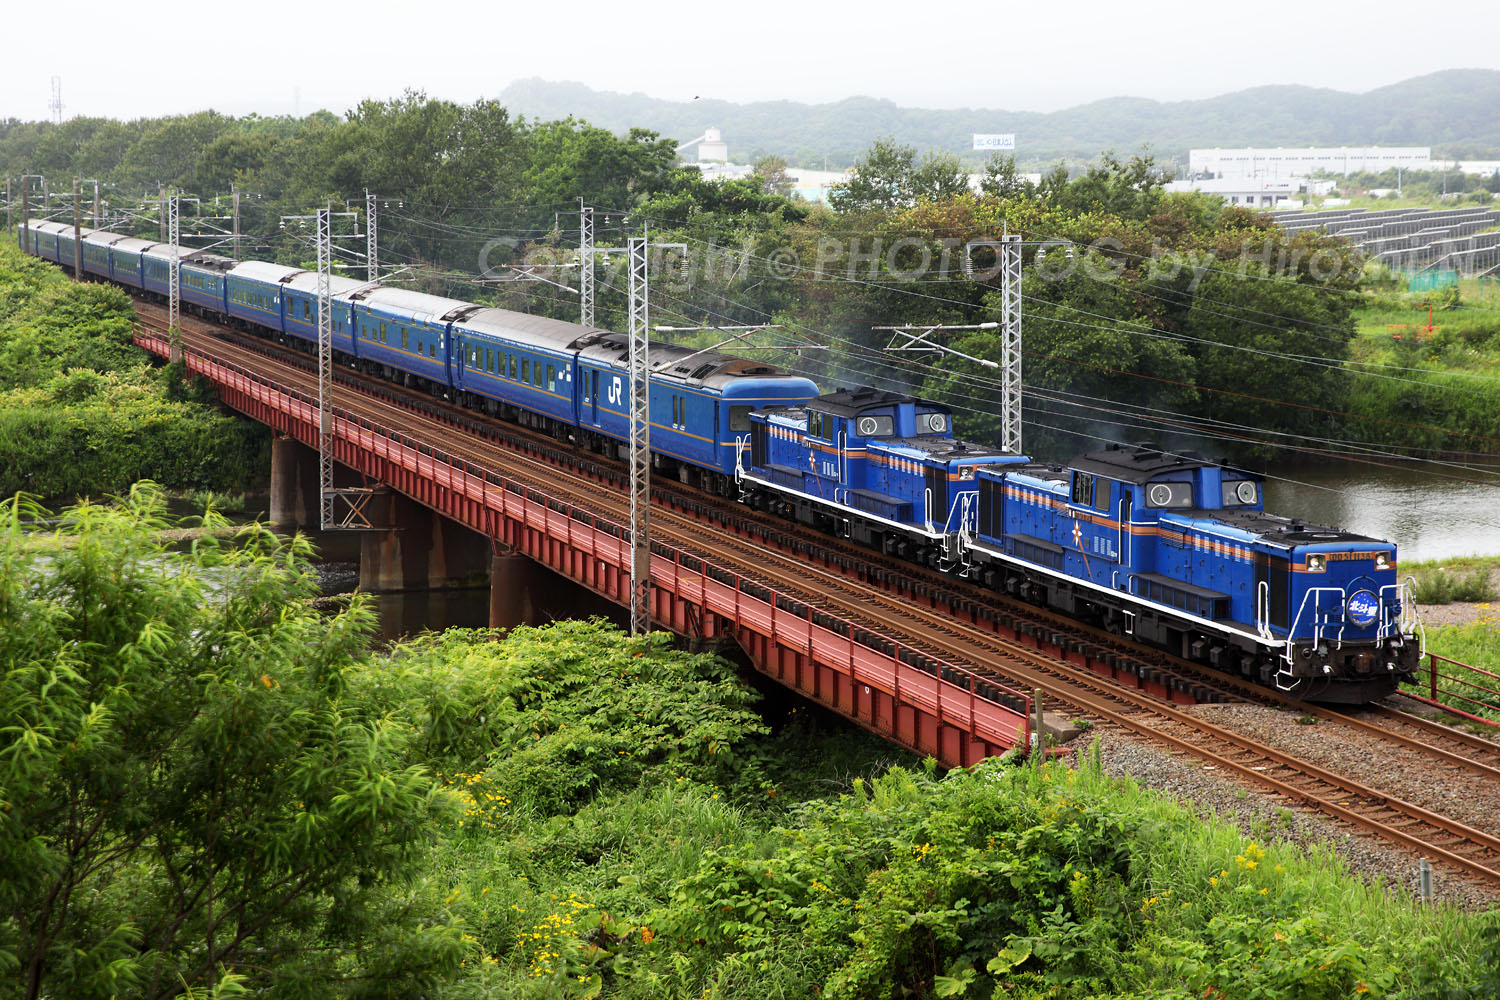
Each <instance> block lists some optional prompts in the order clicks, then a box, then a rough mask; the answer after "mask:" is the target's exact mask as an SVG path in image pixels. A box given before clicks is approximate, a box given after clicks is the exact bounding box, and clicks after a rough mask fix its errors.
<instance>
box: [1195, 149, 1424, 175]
mask: <svg viewBox="0 0 1500 1000" xmlns="http://www.w3.org/2000/svg"><path fill="white" fill-rule="evenodd" d="M1396 167H1400V168H1401V169H1402V170H1432V169H1434V168H1435V167H1436V164H1434V163H1433V162H1432V147H1431V146H1309V147H1307V148H1305V149H1301V148H1299V149H1293V148H1285V147H1277V148H1271V147H1264V148H1250V149H1194V150H1191V151H1189V152H1188V174H1189V175H1190V176H1192V177H1222V178H1238V179H1246V178H1255V179H1261V178H1270V179H1272V180H1286V179H1289V178H1294V177H1307V176H1310V175H1312V174H1315V173H1318V172H1319V171H1322V172H1324V173H1329V174H1339V175H1341V176H1346V175H1348V174H1352V173H1360V172H1369V173H1377V174H1378V173H1380V172H1381V171H1382V170H1391V169H1393V168H1396Z"/></svg>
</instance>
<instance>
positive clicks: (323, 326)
mask: <svg viewBox="0 0 1500 1000" xmlns="http://www.w3.org/2000/svg"><path fill="white" fill-rule="evenodd" d="M332 214H333V213H332V212H330V211H329V210H328V209H326V208H324V209H319V210H318V526H319V527H320V528H322V529H323V530H325V531H326V530H328V527H329V525H331V524H333V522H334V516H333V499H334V494H333V219H332Z"/></svg>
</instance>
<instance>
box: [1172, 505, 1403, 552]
mask: <svg viewBox="0 0 1500 1000" xmlns="http://www.w3.org/2000/svg"><path fill="white" fill-rule="evenodd" d="M1161 518H1162V520H1163V521H1167V522H1170V521H1172V520H1174V519H1181V520H1185V521H1215V522H1217V523H1219V524H1223V525H1227V526H1228V527H1231V528H1237V529H1239V530H1240V531H1243V532H1245V533H1247V534H1250V535H1254V536H1256V537H1257V538H1259V539H1260V540H1262V541H1265V542H1270V543H1272V544H1275V545H1317V544H1321V543H1329V542H1369V543H1371V544H1390V543H1389V542H1386V541H1385V540H1384V539H1380V538H1372V537H1370V536H1369V535H1361V534H1357V533H1355V532H1352V531H1345V530H1344V529H1343V528H1335V527H1330V526H1328V525H1325V524H1314V523H1311V522H1309V521H1304V520H1302V519H1301V518H1298V517H1284V516H1282V515H1281V514H1270V513H1267V512H1266V511H1262V510H1244V509H1237V508H1225V509H1223V510H1198V509H1196V508H1190V509H1186V510H1163V511H1162V512H1161Z"/></svg>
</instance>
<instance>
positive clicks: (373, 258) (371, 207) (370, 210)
mask: <svg viewBox="0 0 1500 1000" xmlns="http://www.w3.org/2000/svg"><path fill="white" fill-rule="evenodd" d="M379 250H380V245H379V243H377V242H376V239H375V195H374V194H372V193H371V192H370V189H369V188H366V189H365V264H366V266H367V268H368V271H369V278H370V280H371V281H375V280H376V279H378V278H379V277H380V254H379Z"/></svg>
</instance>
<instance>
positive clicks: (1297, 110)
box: [500, 69, 1500, 166]
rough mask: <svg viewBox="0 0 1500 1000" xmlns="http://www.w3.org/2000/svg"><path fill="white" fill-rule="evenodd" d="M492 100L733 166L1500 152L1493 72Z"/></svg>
mask: <svg viewBox="0 0 1500 1000" xmlns="http://www.w3.org/2000/svg"><path fill="white" fill-rule="evenodd" d="M500 99H501V100H502V101H503V102H504V103H505V105H506V106H507V107H509V108H510V109H511V110H512V111H514V112H516V113H518V114H524V115H527V116H528V117H533V118H542V119H551V118H564V117H567V116H568V115H572V116H574V117H577V118H582V119H585V120H587V121H589V122H591V123H592V124H595V125H598V126H600V127H602V128H607V129H610V130H611V131H616V132H618V131H622V130H624V129H627V128H630V127H632V126H640V127H644V128H649V129H654V130H655V131H657V132H660V133H661V134H663V135H666V136H671V137H673V138H675V139H677V140H678V141H679V142H681V141H685V140H688V139H692V138H693V137H694V136H698V135H701V134H702V133H703V130H704V129H705V128H707V127H708V126H710V125H716V126H718V127H719V128H721V129H723V130H724V138H725V140H726V141H727V142H728V143H729V150H730V155H731V157H732V158H733V159H735V160H736V161H738V162H744V161H746V160H747V159H749V158H750V157H753V156H756V155H760V154H764V153H776V154H779V155H782V156H785V157H787V158H789V159H791V160H793V161H794V162H797V163H800V164H801V165H803V166H814V165H818V164H821V162H822V160H823V157H825V156H826V157H828V160H829V164H830V165H831V166H847V165H848V164H849V163H850V162H852V161H853V159H854V158H855V157H857V156H858V155H859V154H860V153H862V152H863V151H864V150H865V149H867V148H868V147H869V145H870V143H871V141H873V140H874V139H875V138H876V137H877V136H882V135H894V136H895V137H896V138H897V139H899V140H900V141H902V142H906V143H910V144H912V145H915V146H917V147H918V148H919V149H923V150H927V149H943V150H948V151H951V152H954V153H959V154H962V155H964V156H965V158H966V159H978V158H979V154H973V153H970V151H969V146H970V145H971V139H970V136H971V134H972V133H974V132H1015V133H1016V135H1017V140H1016V141H1017V147H1018V149H1017V158H1018V159H1019V160H1021V161H1022V162H1023V164H1029V163H1039V162H1041V163H1045V162H1051V161H1054V160H1057V159H1077V158H1090V157H1093V156H1096V155H1097V154H1098V153H1100V152H1102V151H1103V150H1106V149H1114V150H1116V151H1117V152H1119V153H1121V154H1128V153H1133V152H1136V151H1138V150H1139V149H1140V148H1141V147H1142V145H1147V144H1149V145H1150V147H1151V149H1152V151H1153V152H1154V153H1155V154H1156V156H1157V158H1158V159H1160V160H1179V161H1184V162H1185V161H1186V158H1187V151H1188V149H1190V148H1192V147H1195V146H1309V145H1319V146H1355V145H1359V146H1363V145H1413V146H1431V147H1433V152H1434V153H1435V154H1438V155H1443V156H1453V157H1465V158H1486V157H1494V156H1496V155H1497V152H1500V114H1497V113H1496V109H1497V108H1500V70H1488V69H1454V70H1445V71H1443V72H1441V73H1432V74H1429V75H1427V76H1419V77H1414V78H1412V79H1410V80H1405V81H1403V82H1401V83H1397V84H1393V85H1391V86H1389V87H1381V88H1379V89H1377V90H1371V91H1368V92H1367V93H1363V94H1350V93H1345V92H1343V91H1339V90H1326V89H1320V88H1316V87H1302V86H1291V85H1287V86H1270V87H1255V88H1252V89H1250V90H1241V91H1237V92H1235V93H1232V94H1224V95H1222V96H1219V97H1211V98H1208V99H1206V100H1200V101H1172V102H1161V101H1151V100H1145V99H1143V98H1136V97H1112V98H1108V99H1106V100H1102V101H1094V102H1092V103H1089V104H1083V105H1079V106H1078V107H1075V108H1068V109H1065V110H1063V111H1053V112H1048V113H1042V112H1036V111H1000V110H984V109H977V108H961V109H948V110H934V109H927V108H902V107H898V106H897V105H896V104H895V103H893V102H891V101H885V100H876V99H874V98H869V97H851V98H848V99H847V100H843V101H838V102H835V103H833V104H798V103H796V102H793V101H760V102H756V103H753V104H733V103H731V102H728V101H713V100H701V101H663V100H658V99H657V98H653V97H647V96H646V95H645V94H639V93H636V94H616V93H608V92H603V91H596V90H592V89H590V88H588V87H585V86H584V85H583V84H579V83H553V82H549V81H546V80H542V79H539V78H531V79H528V80H518V81H517V82H515V83H513V84H511V85H510V86H509V87H507V88H506V89H505V91H504V92H503V93H502V94H501V95H500Z"/></svg>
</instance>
